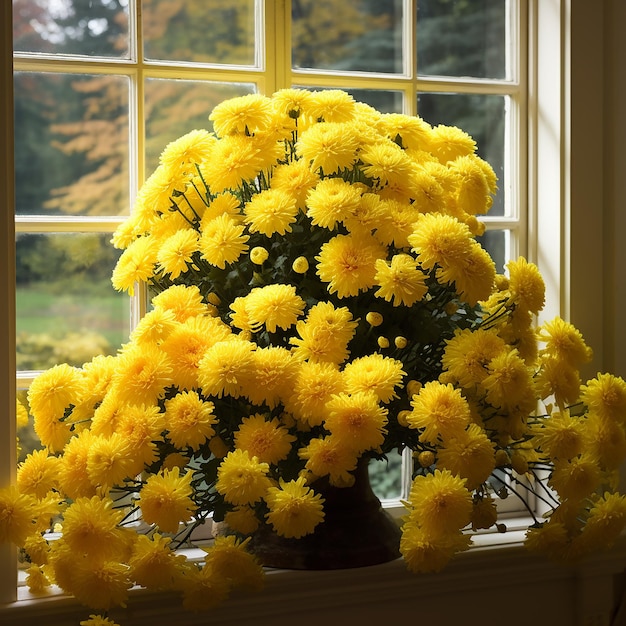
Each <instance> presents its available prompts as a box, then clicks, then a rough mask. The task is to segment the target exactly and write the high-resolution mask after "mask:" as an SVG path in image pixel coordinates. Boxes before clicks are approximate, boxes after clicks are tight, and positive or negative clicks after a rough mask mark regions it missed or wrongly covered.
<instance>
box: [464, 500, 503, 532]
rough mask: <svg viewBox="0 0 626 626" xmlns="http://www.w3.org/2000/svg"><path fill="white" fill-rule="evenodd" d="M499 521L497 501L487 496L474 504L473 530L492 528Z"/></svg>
mask: <svg viewBox="0 0 626 626" xmlns="http://www.w3.org/2000/svg"><path fill="white" fill-rule="evenodd" d="M497 520H498V509H497V507H496V503H495V500H494V499H493V498H492V497H491V496H489V495H487V496H483V497H482V498H480V499H478V500H474V501H473V503H472V517H471V521H472V530H479V529H481V528H491V527H492V526H494V524H495V523H496V522H497Z"/></svg>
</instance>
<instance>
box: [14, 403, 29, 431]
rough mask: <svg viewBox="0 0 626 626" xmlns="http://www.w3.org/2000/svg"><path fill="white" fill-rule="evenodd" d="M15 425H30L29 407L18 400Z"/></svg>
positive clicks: (19, 426)
mask: <svg viewBox="0 0 626 626" xmlns="http://www.w3.org/2000/svg"><path fill="white" fill-rule="evenodd" d="M15 426H16V428H18V429H19V428H24V427H26V426H28V409H27V408H26V407H25V406H24V405H23V404H22V403H21V402H20V401H19V400H18V399H16V400H15Z"/></svg>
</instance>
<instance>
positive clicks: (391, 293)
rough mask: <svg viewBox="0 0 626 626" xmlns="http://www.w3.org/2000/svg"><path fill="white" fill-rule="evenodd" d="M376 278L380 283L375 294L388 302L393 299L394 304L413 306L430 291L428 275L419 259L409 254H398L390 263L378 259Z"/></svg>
mask: <svg viewBox="0 0 626 626" xmlns="http://www.w3.org/2000/svg"><path fill="white" fill-rule="evenodd" d="M374 280H375V281H376V284H377V285H379V288H378V290H377V291H376V293H375V295H376V296H377V297H378V298H384V299H385V300H386V301H387V302H391V301H392V300H393V306H400V305H401V304H402V305H404V306H411V305H413V304H414V303H415V302H417V301H418V300H421V299H422V298H423V297H424V296H425V295H426V292H427V291H428V287H427V286H426V284H425V280H426V275H425V274H424V273H423V272H422V271H421V270H420V269H419V268H418V263H417V261H416V260H415V259H414V258H413V257H412V256H410V255H408V254H396V255H394V256H393V257H392V259H391V262H390V263H387V261H385V260H383V259H378V260H377V261H376V275H375V276H374Z"/></svg>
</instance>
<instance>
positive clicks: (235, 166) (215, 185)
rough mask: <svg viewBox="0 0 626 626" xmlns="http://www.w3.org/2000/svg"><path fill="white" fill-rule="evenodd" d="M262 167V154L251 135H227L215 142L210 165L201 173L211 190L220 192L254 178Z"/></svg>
mask: <svg viewBox="0 0 626 626" xmlns="http://www.w3.org/2000/svg"><path fill="white" fill-rule="evenodd" d="M262 167H263V155H262V154H261V153H260V151H259V147H258V145H257V144H256V143H255V142H254V139H253V138H252V137H246V136H245V135H228V136H226V137H222V138H221V139H220V140H219V141H218V142H217V143H216V144H215V146H214V148H213V154H212V157H211V167H208V168H204V169H203V174H204V177H205V180H206V182H207V184H208V185H209V187H210V188H211V191H212V192H213V193H220V192H222V191H225V190H227V189H235V188H236V187H237V186H238V185H240V184H242V183H243V182H244V181H251V180H254V179H255V178H256V176H257V175H258V173H259V172H260V170H261V168H262Z"/></svg>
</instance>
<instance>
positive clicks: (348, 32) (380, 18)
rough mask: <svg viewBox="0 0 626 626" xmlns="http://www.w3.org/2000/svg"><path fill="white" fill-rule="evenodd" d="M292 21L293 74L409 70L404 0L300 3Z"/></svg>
mask: <svg viewBox="0 0 626 626" xmlns="http://www.w3.org/2000/svg"><path fill="white" fill-rule="evenodd" d="M292 18H293V21H292V45H293V58H292V64H293V68H294V69H316V70H343V71H349V72H381V73H387V74H401V73H403V71H404V65H405V64H404V62H403V56H402V53H403V46H402V19H403V2H402V0H385V1H383V2H372V1H371V0H369V1H368V0H353V1H352V2H337V1H336V0H299V2H294V3H293V5H292Z"/></svg>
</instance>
